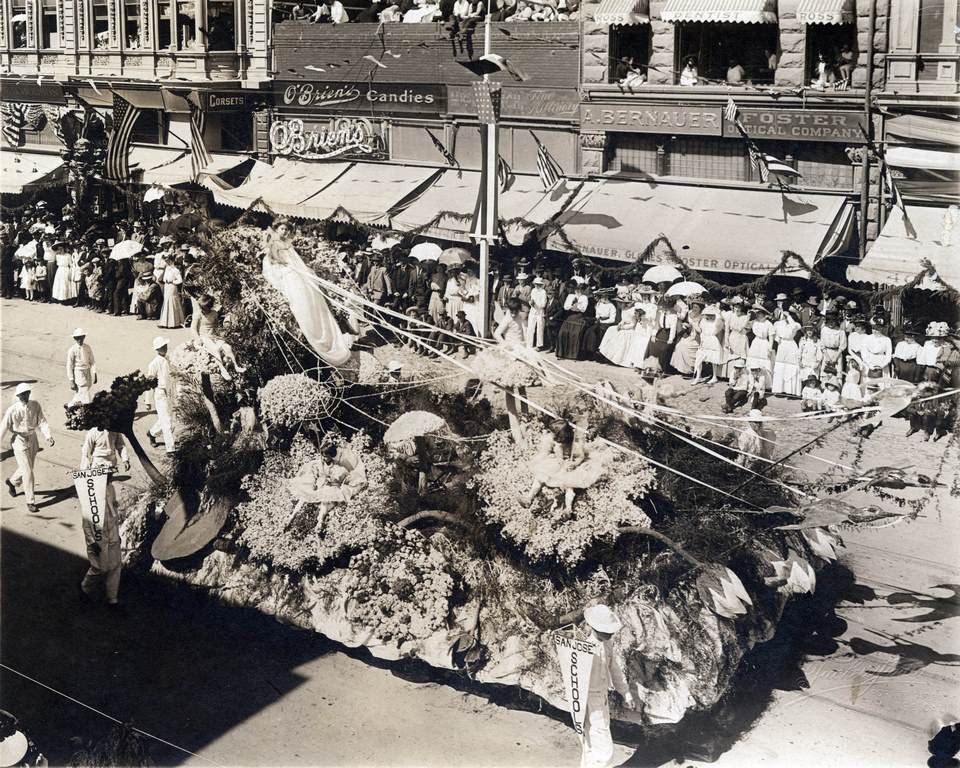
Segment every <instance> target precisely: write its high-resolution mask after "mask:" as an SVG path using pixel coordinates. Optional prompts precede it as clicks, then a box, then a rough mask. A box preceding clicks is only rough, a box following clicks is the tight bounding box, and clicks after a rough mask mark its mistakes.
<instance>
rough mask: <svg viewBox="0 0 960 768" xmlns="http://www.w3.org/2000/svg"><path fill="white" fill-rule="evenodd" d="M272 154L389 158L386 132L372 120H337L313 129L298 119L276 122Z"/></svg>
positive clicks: (272, 134)
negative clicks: (385, 137) (379, 128)
mask: <svg viewBox="0 0 960 768" xmlns="http://www.w3.org/2000/svg"><path fill="white" fill-rule="evenodd" d="M270 151H271V153H273V154H276V155H282V156H284V157H290V156H293V157H299V158H301V159H304V160H329V159H332V158H342V159H354V158H355V159H363V160H384V159H386V157H387V145H386V141H385V140H384V137H383V133H382V130H378V127H377V126H375V125H374V124H373V123H371V122H370V121H369V120H364V119H363V118H353V117H335V118H331V119H330V120H329V121H327V122H326V123H318V124H311V125H309V126H307V125H305V124H304V122H303V120H298V119H291V120H275V121H274V123H273V125H271V126H270Z"/></svg>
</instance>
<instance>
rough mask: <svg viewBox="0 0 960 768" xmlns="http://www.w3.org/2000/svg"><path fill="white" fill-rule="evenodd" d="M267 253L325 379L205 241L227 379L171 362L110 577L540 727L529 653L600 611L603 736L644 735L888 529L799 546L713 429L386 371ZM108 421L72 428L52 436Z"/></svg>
mask: <svg viewBox="0 0 960 768" xmlns="http://www.w3.org/2000/svg"><path fill="white" fill-rule="evenodd" d="M292 247H294V248H295V249H296V251H297V252H298V253H299V255H300V256H302V260H303V263H305V264H306V265H308V267H309V271H310V279H311V280H312V281H313V280H314V278H316V280H315V281H314V284H315V285H316V286H318V287H322V288H323V290H322V295H323V296H325V298H324V299H323V304H324V307H326V311H328V312H332V313H334V315H335V316H336V317H337V319H338V325H339V326H340V327H342V328H349V329H351V334H350V338H349V339H348V343H352V349H350V350H348V354H347V356H346V357H345V358H343V357H342V352H343V349H341V348H339V347H338V340H337V339H331V338H329V335H327V336H325V335H324V334H329V331H330V329H329V328H326V329H324V328H320V327H310V328H304V326H303V317H302V316H298V314H297V307H293V309H291V304H292V303H295V302H296V301H299V300H300V299H298V298H297V297H296V296H294V295H293V294H294V293H295V291H296V290H299V289H300V288H299V287H298V286H297V285H292V283H291V282H289V280H291V279H292V278H291V276H290V275H287V277H286V278H284V276H283V275H278V273H273V274H270V273H269V270H267V269H266V268H265V266H264V262H265V261H266V259H267V258H269V255H268V256H267V257H265V256H264V253H265V251H267V252H269V245H265V243H264V241H263V238H262V235H261V232H260V231H259V230H256V229H253V228H249V227H243V226H240V227H235V228H232V229H230V230H226V231H223V232H221V233H219V234H218V235H217V236H216V237H214V238H213V239H212V240H211V241H210V242H208V243H207V244H206V247H205V254H204V256H203V257H202V258H201V260H200V262H199V263H198V265H197V267H196V268H195V269H194V270H192V271H191V276H196V275H200V276H201V277H199V278H197V277H193V279H194V280H195V281H196V282H197V284H195V285H193V286H191V288H192V290H194V291H196V292H204V291H206V292H209V293H211V294H213V295H214V296H215V297H216V299H217V301H218V302H219V305H220V312H221V316H222V321H223V323H222V334H223V340H224V341H225V342H227V343H229V344H230V346H231V347H232V350H233V353H234V354H235V355H236V358H237V359H238V360H240V361H242V363H243V371H242V372H239V371H234V372H233V373H234V375H229V374H228V375H227V376H226V377H225V376H224V375H223V373H224V369H223V367H222V365H221V363H220V361H219V360H217V359H215V358H214V356H213V355H212V354H210V352H209V350H208V349H206V348H205V347H204V345H203V344H200V343H198V342H195V341H194V342H190V343H189V344H187V345H184V346H182V347H181V348H178V349H175V350H172V351H171V362H172V363H173V364H174V366H175V367H176V369H177V371H178V374H177V375H178V380H179V389H180V391H179V394H178V398H177V410H176V414H177V423H178V425H179V426H178V435H177V439H178V450H177V452H176V454H174V455H173V456H171V458H170V460H169V463H168V466H166V467H165V470H166V477H159V476H157V475H155V474H154V473H152V472H151V474H150V477H151V479H152V480H153V483H152V485H151V486H150V487H148V488H144V489H143V491H142V492H140V493H127V494H125V495H124V497H123V498H122V500H121V504H122V507H123V510H122V514H123V518H124V519H123V524H122V529H121V533H122V537H123V548H124V565H125V567H126V568H127V569H135V570H140V571H142V572H150V573H152V574H154V575H156V576H159V577H161V578H163V579H165V580H170V581H173V582H180V583H182V585H184V587H185V588H186V587H188V586H189V587H198V588H202V589H203V590H204V592H205V594H207V595H208V596H209V599H211V600H217V601H220V602H222V603H225V604H230V605H236V606H243V607H248V608H252V609H255V610H257V611H260V612H262V613H265V614H268V615H271V616H274V617H275V618H276V619H277V620H278V621H281V622H283V623H286V624H290V625H293V626H296V627H300V628H303V629H306V630H310V631H314V632H317V633H320V634H322V635H324V636H326V637H327V638H330V639H331V640H334V641H336V642H338V643H342V644H343V645H344V646H347V647H349V648H358V647H363V648H365V649H367V650H368V651H369V652H370V654H372V655H373V656H375V657H377V658H379V659H385V660H400V659H418V660H420V661H422V662H425V663H426V664H428V665H430V666H431V667H434V668H436V669H439V670H453V671H455V672H457V673H460V674H462V675H464V676H465V677H469V678H470V679H471V680H473V681H477V682H480V683H490V684H497V685H501V686H510V687H516V688H520V689H524V690H526V691H528V692H531V693H533V694H535V695H537V696H539V697H541V698H542V699H543V700H545V701H547V702H549V703H550V704H551V705H554V706H556V707H558V708H560V709H566V708H567V699H568V696H567V693H566V691H565V685H564V680H563V676H562V675H561V669H560V665H559V664H558V657H557V651H556V648H555V643H556V641H557V638H558V637H568V638H575V637H576V632H577V630H576V627H577V625H578V624H579V623H580V621H581V618H582V610H583V608H584V606H586V605H589V604H591V603H593V602H597V601H602V602H604V603H606V604H607V605H609V606H611V607H612V608H613V610H614V611H615V612H616V613H617V615H618V616H619V617H620V618H621V620H622V621H623V624H624V630H623V631H622V632H620V633H619V634H618V635H617V636H616V640H615V644H616V652H617V653H618V654H619V656H620V661H621V662H622V665H623V668H624V670H625V671H626V675H627V678H628V681H629V682H630V685H631V689H632V691H633V693H634V698H635V699H636V700H637V701H638V702H639V706H638V707H637V708H636V709H635V710H628V709H626V708H625V707H623V706H621V705H622V702H619V701H618V702H615V703H614V706H613V708H612V713H613V716H614V717H615V718H616V719H619V720H622V721H628V722H632V723H637V724H641V725H645V726H650V725H655V724H659V723H676V722H679V721H680V720H681V719H682V718H683V717H684V716H685V714H687V713H689V712H694V711H701V712H702V711H707V710H710V709H711V708H712V707H714V706H715V705H716V704H717V702H718V701H720V699H721V698H722V697H723V696H724V695H725V694H726V693H727V692H728V690H729V688H730V685H731V681H732V680H733V679H734V676H735V673H736V671H737V669H738V665H739V664H740V662H741V659H742V658H743V657H744V655H745V654H746V653H747V652H748V651H749V650H750V649H751V648H752V647H753V646H755V645H756V644H758V643H763V642H764V641H766V640H768V639H770V638H771V637H772V636H773V634H774V632H775V631H776V627H777V624H778V621H779V620H780V617H781V614H782V612H783V610H784V607H785V605H786V604H787V602H788V601H789V600H790V599H792V598H793V597H794V596H795V595H802V594H805V593H809V592H812V591H813V590H815V588H816V580H817V573H818V572H819V571H820V570H821V569H822V568H823V567H824V566H825V565H826V564H828V563H829V562H831V561H833V560H835V559H836V557H837V550H838V547H839V546H840V540H839V537H838V536H837V535H836V533H835V531H836V527H837V525H838V524H847V525H849V524H857V523H859V522H864V521H870V520H876V519H883V518H885V517H887V518H888V517H891V515H886V514H885V513H877V514H874V513H871V512H869V511H867V512H864V511H863V510H859V509H857V508H854V507H851V508H850V509H847V510H843V509H839V508H836V507H831V508H830V509H831V510H832V513H831V514H827V513H826V512H824V510H823V509H822V508H821V507H819V506H817V505H815V504H814V505H813V506H814V507H816V508H817V509H818V510H819V511H818V513H817V514H818V515H819V518H817V521H816V524H812V523H811V524H809V525H808V524H806V522H805V521H806V519H807V517H808V516H809V517H816V516H815V515H809V512H810V510H809V509H806V510H805V509H804V508H803V507H802V506H801V502H803V503H806V504H808V505H810V504H812V503H813V502H814V501H816V499H815V498H814V497H813V496H812V495H811V494H809V493H804V492H803V491H795V490H792V489H791V487H790V486H789V485H788V484H787V483H786V482H785V481H784V479H785V476H784V475H782V474H781V469H780V468H779V467H773V468H767V469H766V470H764V474H765V476H764V477H760V476H759V473H755V472H752V471H747V470H744V469H742V468H741V467H740V466H738V465H737V463H736V462H735V461H731V460H730V458H729V456H732V455H733V453H731V452H730V451H729V450H727V451H726V455H724V451H725V450H726V449H725V448H724V446H729V445H731V444H734V445H735V442H736V440H735V433H733V432H730V433H729V434H727V433H726V432H725V431H724V429H723V428H722V427H720V426H719V425H718V426H716V427H714V428H712V429H711V430H710V431H706V432H705V431H701V432H697V431H696V430H693V431H691V430H690V429H688V428H687V427H686V426H685V425H684V424H683V423H681V420H679V419H677V418H676V417H675V416H672V415H671V414H670V413H668V412H666V410H664V411H657V410H656V407H657V405H656V402H654V403H653V404H652V406H651V407H652V408H653V409H654V410H649V409H648V410H647V411H646V412H638V411H636V410H633V409H632V408H627V407H624V406H623V405H622V403H624V402H627V401H626V400H623V399H620V400H618V399H616V398H615V396H614V395H615V393H611V392H609V391H607V392H606V393H604V392H603V391H601V392H600V394H598V393H597V392H596V391H593V390H590V389H589V388H586V387H584V386H582V385H579V384H577V383H576V382H573V381H571V380H567V379H564V378H563V376H562V375H554V376H552V377H547V378H552V381H551V382H549V383H548V382H547V381H546V380H545V378H544V377H539V375H537V376H532V377H528V376H526V375H523V376H519V375H518V374H517V371H516V370H511V366H512V365H518V366H527V367H528V368H529V367H530V362H529V361H528V360H522V359H517V360H514V361H512V362H511V361H509V360H508V361H506V362H505V363H504V365H503V366H502V368H501V369H499V370H494V372H492V373H491V371H490V370H489V369H490V367H491V366H490V365H489V363H483V364H481V365H480V366H479V367H480V368H483V369H484V370H478V367H477V365H476V363H470V362H469V361H466V362H464V361H454V360H452V359H448V358H447V357H446V356H444V355H441V354H435V355H432V356H424V355H416V354H413V353H408V352H405V351H404V350H403V349H401V344H402V343H403V342H404V341H409V340H410V335H411V330H410V328H409V326H408V325H405V324H404V322H403V321H402V319H401V318H399V317H394V316H393V315H392V314H391V313H390V312H389V311H384V312H373V311H371V310H369V308H367V307H365V306H364V305H363V302H362V301H361V300H360V299H359V298H354V299H351V298H350V296H354V297H356V296H357V293H356V286H355V285H353V284H352V282H351V280H350V277H349V271H348V270H346V269H345V268H344V267H343V263H342V254H339V253H338V251H337V249H336V246H335V245H333V244H331V243H329V242H328V241H326V240H324V239H323V238H321V237H319V236H310V237H307V236H301V237H300V238H299V239H294V240H293V243H292ZM298 258H299V257H298ZM278 263H280V262H278ZM283 263H284V264H287V266H289V262H283ZM265 272H267V274H265ZM285 279H286V280H288V282H284V280H285ZM278 286H279V287H278ZM351 291H353V293H351ZM291 296H293V298H291ZM301 298H302V297H301ZM309 300H310V301H320V299H318V298H317V297H311V298H310V299H309ZM314 309H315V310H317V307H316V306H315V307H314ZM317 311H319V310H317ZM414 330H415V329H414ZM354 342H355V343H354ZM497 353H498V354H500V353H501V351H500V350H497ZM481 354H482V353H481ZM404 355H406V357H404ZM331 356H333V357H336V358H337V360H338V362H337V363H332V362H330V357H331ZM397 358H402V359H404V360H406V361H407V362H406V363H405V364H404V365H403V366H402V367H399V366H396V365H389V363H390V362H391V361H393V360H394V359H397ZM413 358H416V359H415V360H414V359H413ZM494 368H495V366H494ZM533 370H537V369H536V368H535V367H534V368H533ZM144 388H145V385H144V383H143V381H142V380H141V378H140V377H139V376H135V377H130V380H128V381H126V383H124V382H123V381H120V383H118V384H117V385H116V386H115V387H114V395H115V396H117V397H118V398H119V399H120V400H122V402H121V403H120V407H121V408H122V409H123V414H122V415H120V416H117V417H116V418H113V417H110V418H111V419H112V420H111V421H110V423H111V424H113V427H112V428H116V429H119V430H120V431H122V432H123V433H124V434H126V435H127V436H128V437H129V436H130V435H131V434H132V430H131V429H130V424H129V423H128V422H129V421H130V417H131V415H132V411H131V409H130V403H129V400H130V396H133V397H135V396H136V395H137V394H139V393H140V392H142V391H143V389H144ZM105 397H108V396H105ZM511 398H512V399H513V401H514V402H513V404H512V406H511V407H510V408H509V411H510V412H509V413H508V407H507V406H508V404H509V401H510V400H511ZM518 402H519V403H520V407H519V408H518V407H517V404H518ZM108 406H109V403H108V402H106V400H105V398H101V399H100V400H99V401H98V400H97V399H95V400H94V403H93V404H92V405H91V406H80V407H79V408H78V409H76V411H77V412H76V413H75V414H74V415H72V416H71V419H72V426H73V427H74V428H86V427H87V426H88V425H90V424H92V423H93V422H95V421H98V422H99V421H103V420H104V419H107V418H108V417H106V416H104V415H103V412H104V410H109V407H108ZM88 409H94V410H96V409H99V411H97V412H98V413H100V416H99V417H95V415H93V414H91V413H90V411H89V410H88ZM82 414H86V416H82ZM135 440H136V438H135V437H134V439H133V441H134V447H135V449H137V452H138V455H141V454H142V452H141V451H140V450H139V445H138V444H137V443H136V442H135ZM705 448H706V450H704V449H705ZM688 473H689V474H688ZM751 475H757V477H754V478H753V480H755V482H747V483H745V482H744V479H745V478H749V477H750V476H751ZM731 489H738V490H737V491H736V492H735V493H731V492H730V491H731ZM871 514H873V516H872V517H871ZM897 514H902V513H897ZM858 515H861V517H858ZM892 516H894V517H895V515H892Z"/></svg>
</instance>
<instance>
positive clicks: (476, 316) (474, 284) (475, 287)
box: [461, 267, 482, 336]
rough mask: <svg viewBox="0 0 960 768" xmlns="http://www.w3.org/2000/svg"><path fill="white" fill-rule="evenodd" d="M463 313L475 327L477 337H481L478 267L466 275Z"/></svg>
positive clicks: (468, 271) (470, 268)
mask: <svg viewBox="0 0 960 768" xmlns="http://www.w3.org/2000/svg"><path fill="white" fill-rule="evenodd" d="M461 290H462V293H463V311H464V313H465V314H466V316H467V322H469V323H470V325H472V326H473V332H474V334H475V335H477V336H479V335H480V327H481V324H480V313H481V312H482V307H481V306H480V304H481V302H480V276H479V273H478V272H477V269H476V267H468V268H467V269H466V271H465V274H464V281H463V288H462V289H461Z"/></svg>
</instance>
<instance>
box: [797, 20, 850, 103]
mask: <svg viewBox="0 0 960 768" xmlns="http://www.w3.org/2000/svg"><path fill="white" fill-rule="evenodd" d="M857 56H858V53H857V27H856V25H855V24H837V25H827V24H810V25H809V26H808V27H807V74H808V76H809V80H810V83H811V85H813V86H814V87H827V86H831V85H834V86H835V85H837V84H844V85H849V84H850V82H851V80H852V78H853V70H854V69H856V67H857Z"/></svg>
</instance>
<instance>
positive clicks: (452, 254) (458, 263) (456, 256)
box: [440, 247, 473, 267]
mask: <svg viewBox="0 0 960 768" xmlns="http://www.w3.org/2000/svg"><path fill="white" fill-rule="evenodd" d="M468 261H473V257H472V256H471V255H470V251H468V250H467V249H466V248H459V247H454V248H447V249H446V250H444V252H443V253H441V254H440V263H441V264H446V265H447V266H448V267H462V266H463V265H464V264H466V263H467V262H468Z"/></svg>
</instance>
